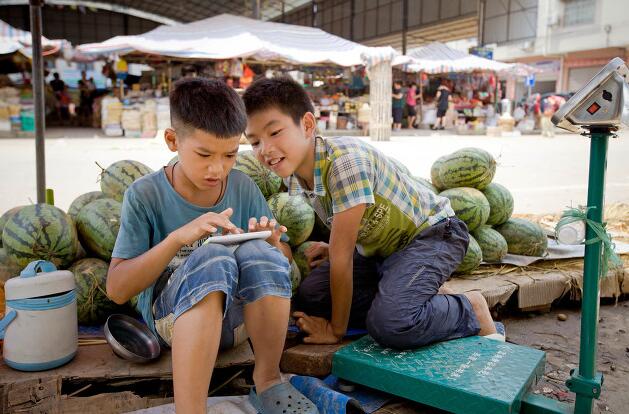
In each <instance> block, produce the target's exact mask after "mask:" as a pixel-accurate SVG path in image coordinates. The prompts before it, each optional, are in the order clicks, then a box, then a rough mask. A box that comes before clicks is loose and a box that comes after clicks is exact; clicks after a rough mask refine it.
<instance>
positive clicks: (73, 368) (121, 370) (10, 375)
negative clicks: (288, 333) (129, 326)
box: [0, 342, 254, 386]
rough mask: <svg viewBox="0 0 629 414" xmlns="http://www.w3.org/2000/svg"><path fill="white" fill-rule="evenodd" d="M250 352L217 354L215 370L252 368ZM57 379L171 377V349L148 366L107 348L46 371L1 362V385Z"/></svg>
mask: <svg viewBox="0 0 629 414" xmlns="http://www.w3.org/2000/svg"><path fill="white" fill-rule="evenodd" d="M253 363H254V356H253V352H252V351H251V347H250V346H249V343H248V342H245V343H243V344H242V345H240V346H239V347H237V348H234V349H230V350H227V351H225V352H222V353H220V354H219V356H218V359H217V361H216V368H219V369H220V368H228V367H232V366H244V365H252V364H253ZM51 376H59V377H61V378H63V379H77V378H78V379H82V378H85V379H88V378H98V379H111V378H172V365H171V357H170V350H167V349H166V350H163V352H162V355H161V357H160V358H159V359H158V360H157V361H154V362H150V363H147V364H135V363H131V362H129V361H126V360H124V359H121V358H119V357H118V356H116V355H115V354H114V353H113V352H112V350H111V348H110V347H109V345H91V346H81V347H79V350H78V352H77V356H76V357H75V358H74V359H73V360H72V361H70V362H69V363H68V364H66V365H64V366H62V367H59V368H56V369H53V370H49V371H45V372H21V371H16V370H14V369H12V368H10V367H8V366H7V365H6V364H5V363H4V362H3V361H0V386H2V385H3V384H12V383H16V382H22V381H26V380H38V379H39V378H42V377H51Z"/></svg>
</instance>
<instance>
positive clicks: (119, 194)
mask: <svg viewBox="0 0 629 414" xmlns="http://www.w3.org/2000/svg"><path fill="white" fill-rule="evenodd" d="M152 172H153V170H151V169H150V168H149V167H147V166H146V165H144V164H142V163H141V162H139V161H132V160H123V161H116V162H114V163H113V164H111V165H110V166H109V167H107V169H103V170H102V172H101V174H100V189H101V190H102V191H103V193H105V195H106V196H107V197H109V198H113V199H114V200H116V201H122V198H123V197H124V192H125V191H127V188H129V186H130V185H131V184H133V182H134V181H135V180H137V179H138V178H140V177H143V176H145V175H147V174H150V173H152Z"/></svg>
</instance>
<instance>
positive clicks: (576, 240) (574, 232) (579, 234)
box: [557, 220, 585, 244]
mask: <svg viewBox="0 0 629 414" xmlns="http://www.w3.org/2000/svg"><path fill="white" fill-rule="evenodd" d="M557 240H559V243H562V244H581V243H583V242H584V241H585V222H584V221H581V220H580V221H574V222H572V223H570V224H566V225H565V226H561V227H560V228H559V231H558V232H557Z"/></svg>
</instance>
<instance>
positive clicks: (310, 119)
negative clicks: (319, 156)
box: [301, 112, 317, 138]
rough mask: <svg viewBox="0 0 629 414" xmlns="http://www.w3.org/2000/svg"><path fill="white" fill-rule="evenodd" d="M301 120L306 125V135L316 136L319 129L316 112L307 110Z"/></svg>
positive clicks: (309, 136)
mask: <svg viewBox="0 0 629 414" xmlns="http://www.w3.org/2000/svg"><path fill="white" fill-rule="evenodd" d="M301 122H302V124H303V126H304V132H305V133H306V137H308V138H311V137H314V136H315V132H316V129H317V119H316V118H315V116H314V114H313V113H312V112H306V113H305V114H304V117H303V118H302V119H301Z"/></svg>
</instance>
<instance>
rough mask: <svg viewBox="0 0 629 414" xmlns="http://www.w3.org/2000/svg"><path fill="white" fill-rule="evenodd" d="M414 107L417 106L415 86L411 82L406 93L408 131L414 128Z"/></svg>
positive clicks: (415, 115) (415, 116)
mask: <svg viewBox="0 0 629 414" xmlns="http://www.w3.org/2000/svg"><path fill="white" fill-rule="evenodd" d="M415 105H417V84H415V82H411V84H410V85H409V87H408V92H406V113H407V114H408V127H409V129H411V128H415V119H417V111H416V110H415Z"/></svg>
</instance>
